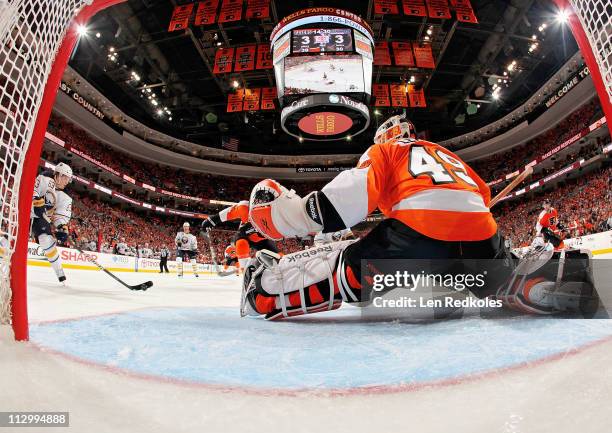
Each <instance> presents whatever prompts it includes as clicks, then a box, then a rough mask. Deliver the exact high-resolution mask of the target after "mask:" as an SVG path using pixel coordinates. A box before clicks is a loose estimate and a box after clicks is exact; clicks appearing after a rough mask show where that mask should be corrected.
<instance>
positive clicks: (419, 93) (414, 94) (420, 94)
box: [408, 84, 427, 108]
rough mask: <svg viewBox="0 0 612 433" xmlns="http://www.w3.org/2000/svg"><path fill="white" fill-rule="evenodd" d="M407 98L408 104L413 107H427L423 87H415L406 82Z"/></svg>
mask: <svg viewBox="0 0 612 433" xmlns="http://www.w3.org/2000/svg"><path fill="white" fill-rule="evenodd" d="M408 100H409V102H410V106H411V107H413V108H424V107H427V102H426V101H425V91H423V89H418V90H417V89H416V88H415V87H414V84H408Z"/></svg>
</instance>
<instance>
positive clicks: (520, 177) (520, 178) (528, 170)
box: [489, 167, 533, 209]
mask: <svg viewBox="0 0 612 433" xmlns="http://www.w3.org/2000/svg"><path fill="white" fill-rule="evenodd" d="M531 173H533V168H532V167H527V168H526V169H525V171H523V172H522V173H521V174H519V175H518V176H516V177H515V178H514V180H513V181H512V182H510V183H509V184H508V185H506V187H505V188H504V189H502V190H501V191H500V192H499V194H497V195H496V196H495V197H493V199H491V202H490V203H489V209H490V208H492V207H493V206H495V205H496V204H497V203H498V202H499V201H500V200H501V199H502V198H504V197H505V196H506V195H508V193H509V192H510V191H512V190H513V189H514V188H516V187H517V185H518V184H520V183H521V182H522V181H524V180H525V179H527V177H529V176H531Z"/></svg>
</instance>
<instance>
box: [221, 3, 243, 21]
mask: <svg viewBox="0 0 612 433" xmlns="http://www.w3.org/2000/svg"><path fill="white" fill-rule="evenodd" d="M241 18H242V0H223V3H221V12H219V22H220V23H228V22H230V21H240V19H241Z"/></svg>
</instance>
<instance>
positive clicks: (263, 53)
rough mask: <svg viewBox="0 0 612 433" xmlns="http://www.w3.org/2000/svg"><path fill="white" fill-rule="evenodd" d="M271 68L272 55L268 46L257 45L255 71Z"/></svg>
mask: <svg viewBox="0 0 612 433" xmlns="http://www.w3.org/2000/svg"><path fill="white" fill-rule="evenodd" d="M271 68H272V53H271V52H270V45H268V44H258V45H257V63H256V65H255V69H271Z"/></svg>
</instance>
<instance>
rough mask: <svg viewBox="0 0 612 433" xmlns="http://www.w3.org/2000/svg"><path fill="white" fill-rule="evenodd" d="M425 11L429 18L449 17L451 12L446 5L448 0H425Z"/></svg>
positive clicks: (445, 18)
mask: <svg viewBox="0 0 612 433" xmlns="http://www.w3.org/2000/svg"><path fill="white" fill-rule="evenodd" d="M426 1H427V13H428V14H429V17H430V18H439V19H444V20H447V19H450V17H451V13H450V8H449V7H448V0H426Z"/></svg>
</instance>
